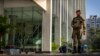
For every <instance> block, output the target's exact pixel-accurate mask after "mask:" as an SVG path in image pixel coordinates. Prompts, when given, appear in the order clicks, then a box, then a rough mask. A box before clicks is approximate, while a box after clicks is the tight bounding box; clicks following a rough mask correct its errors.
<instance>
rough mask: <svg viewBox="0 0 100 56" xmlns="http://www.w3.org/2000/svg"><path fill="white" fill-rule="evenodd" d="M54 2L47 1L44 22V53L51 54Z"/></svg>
mask: <svg viewBox="0 0 100 56" xmlns="http://www.w3.org/2000/svg"><path fill="white" fill-rule="evenodd" d="M51 3H52V0H47V1H46V5H47V10H46V11H45V12H44V13H43V16H44V17H43V21H42V51H43V52H51V51H52V48H51V47H52V45H51V44H52V41H51V40H52V13H51V12H52V7H51Z"/></svg>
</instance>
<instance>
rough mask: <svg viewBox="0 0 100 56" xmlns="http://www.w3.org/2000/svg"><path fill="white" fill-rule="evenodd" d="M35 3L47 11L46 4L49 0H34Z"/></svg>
mask: <svg viewBox="0 0 100 56" xmlns="http://www.w3.org/2000/svg"><path fill="white" fill-rule="evenodd" d="M33 1H34V2H36V3H37V4H38V5H39V6H40V7H42V8H43V9H44V10H47V8H46V2H47V0H33Z"/></svg>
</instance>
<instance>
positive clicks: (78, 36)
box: [72, 30, 82, 46]
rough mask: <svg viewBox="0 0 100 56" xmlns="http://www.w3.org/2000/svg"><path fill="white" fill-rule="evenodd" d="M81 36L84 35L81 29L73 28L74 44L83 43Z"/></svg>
mask: <svg viewBox="0 0 100 56" xmlns="http://www.w3.org/2000/svg"><path fill="white" fill-rule="evenodd" d="M81 37H82V34H81V32H80V30H73V33H72V39H73V45H74V46H76V45H78V46H80V45H81Z"/></svg>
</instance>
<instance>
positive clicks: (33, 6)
mask: <svg viewBox="0 0 100 56" xmlns="http://www.w3.org/2000/svg"><path fill="white" fill-rule="evenodd" d="M78 9H80V10H81V12H82V17H83V18H84V19H85V0H9V1H8V0H0V14H1V15H5V16H6V17H7V18H8V23H9V24H11V25H12V26H16V27H15V28H12V29H9V32H8V33H6V34H5V35H6V37H5V45H15V46H17V47H19V48H33V49H36V48H38V50H35V51H40V50H41V51H48V52H51V51H52V40H53V41H54V42H55V43H57V44H58V45H59V46H61V40H62V38H64V39H65V41H66V42H67V43H72V40H71V35H72V27H71V21H72V19H73V17H75V16H76V15H75V11H76V10H78Z"/></svg>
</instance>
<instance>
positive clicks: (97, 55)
mask: <svg viewBox="0 0 100 56" xmlns="http://www.w3.org/2000/svg"><path fill="white" fill-rule="evenodd" d="M0 56H100V53H90V54H89V53H84V54H61V53H56V54H53V53H52V54H48V53H42V54H19V55H7V54H0Z"/></svg>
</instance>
